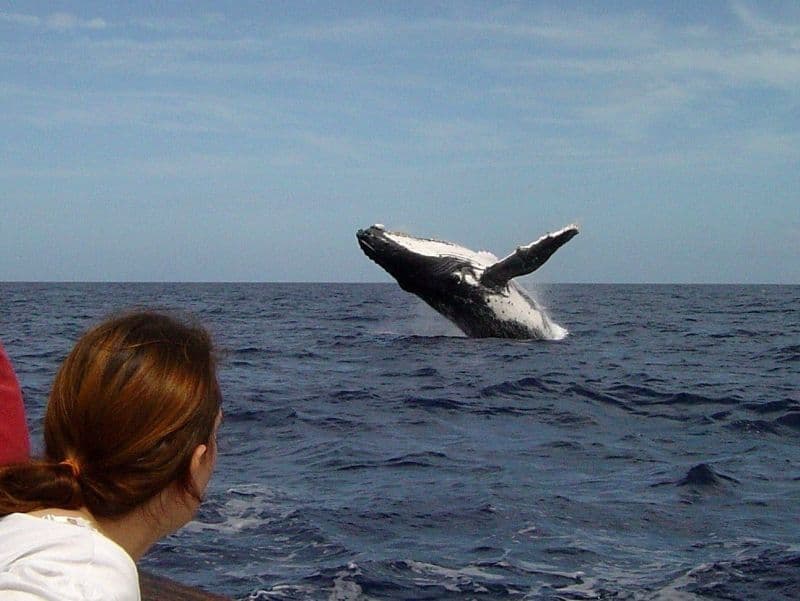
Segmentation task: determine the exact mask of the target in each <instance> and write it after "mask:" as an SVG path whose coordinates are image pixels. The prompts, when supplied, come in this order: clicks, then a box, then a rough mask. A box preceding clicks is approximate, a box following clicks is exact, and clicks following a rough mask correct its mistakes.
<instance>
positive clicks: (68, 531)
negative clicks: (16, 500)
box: [0, 514, 139, 601]
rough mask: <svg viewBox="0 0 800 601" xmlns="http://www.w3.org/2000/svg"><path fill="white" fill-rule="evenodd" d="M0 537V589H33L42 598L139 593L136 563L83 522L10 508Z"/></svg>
mask: <svg viewBox="0 0 800 601" xmlns="http://www.w3.org/2000/svg"><path fill="white" fill-rule="evenodd" d="M0 538H1V539H2V540H3V543H4V544H3V550H2V551H0V593H3V594H4V593H7V592H11V591H18V590H19V591H29V590H33V591H36V592H37V594H38V595H40V597H41V598H42V599H47V600H49V599H59V600H67V599H76V600H77V599H81V600H83V599H98V600H99V599H112V600H118V601H138V599H139V577H138V573H137V570H136V564H134V562H133V560H132V559H131V558H130V556H129V555H128V554H127V553H126V552H125V551H124V550H123V549H122V548H121V547H119V546H118V545H117V544H116V543H114V542H113V541H111V540H109V539H108V538H106V537H105V536H104V535H103V534H101V533H100V532H98V531H97V530H95V529H94V528H92V527H91V525H90V524H88V523H81V522H80V520H74V519H72V520H63V519H47V518H42V517H34V516H30V515H27V514H11V515H9V516H6V517H4V518H2V519H0ZM2 596H3V595H2V594H0V597H2ZM3 598H4V599H5V597H3ZM11 598H13V597H11Z"/></svg>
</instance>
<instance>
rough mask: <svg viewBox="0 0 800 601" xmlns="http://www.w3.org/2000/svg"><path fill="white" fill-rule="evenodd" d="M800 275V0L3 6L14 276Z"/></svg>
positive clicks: (2, 143)
mask: <svg viewBox="0 0 800 601" xmlns="http://www.w3.org/2000/svg"><path fill="white" fill-rule="evenodd" d="M375 222H380V223H384V224H386V225H387V227H389V228H390V229H400V230H404V231H407V232H409V233H413V234H419V235H427V236H433V237H438V238H444V239H449V240H454V241H458V242H461V243H463V244H464V245H466V246H469V247H471V248H473V249H476V250H479V249H484V250H490V251H492V252H494V253H495V254H498V255H499V256H502V255H504V254H506V253H507V252H508V251H510V250H512V249H513V248H514V247H515V246H516V245H518V244H523V243H527V242H530V241H531V240H534V239H536V238H538V237H539V236H540V235H541V234H543V233H544V232H546V231H550V230H554V229H558V228H560V227H562V226H564V225H566V224H568V223H570V222H577V223H578V224H579V225H580V226H581V234H580V236H578V237H577V238H575V239H574V240H572V241H571V242H570V243H569V244H568V245H567V246H565V247H564V248H562V249H561V250H560V251H559V252H558V253H557V254H556V255H554V257H553V258H552V259H551V261H550V262H549V263H548V264H547V265H546V266H545V267H543V268H542V269H541V271H540V272H539V273H538V274H536V275H535V276H533V278H534V281H535V280H539V281H547V282H723V283H726V282H744V283H773V282H774V283H793V284H798V283H800V3H797V2H795V1H794V0H789V1H786V2H748V1H745V0H742V1H739V0H734V1H725V2H713V1H709V2H652V3H647V2H596V3H589V2H560V1H559V2H510V3H502V2H331V3H325V2H230V3H224V2H208V3H202V2H194V3H178V2H174V3H173V2H168V3H165V2H149V3H145V2H136V3H116V2H114V3H111V2H85V3H74V2H71V3H61V2H38V3H37V2H19V3H13V2H0V280H91V281H107V280H123V281H151V280H155V281H163V280H167V281H232V280H235V281H388V276H386V275H385V274H383V272H382V271H381V270H380V269H379V268H378V267H377V266H376V265H374V264H373V263H372V262H370V261H369V260H368V259H367V258H366V257H364V256H363V255H362V254H361V251H360V250H359V249H358V246H357V245H356V241H355V236H354V234H355V231H356V229H358V228H360V227H364V226H367V225H370V224H372V223H375Z"/></svg>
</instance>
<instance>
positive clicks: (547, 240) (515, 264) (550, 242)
mask: <svg viewBox="0 0 800 601" xmlns="http://www.w3.org/2000/svg"><path fill="white" fill-rule="evenodd" d="M577 233H578V226H576V225H568V226H567V227H565V228H564V229H561V230H558V231H557V232H553V233H551V234H545V235H544V236H542V237H541V238H539V239H538V240H537V241H536V242H532V243H531V244H528V245H527V246H520V247H518V248H517V250H515V251H514V252H513V253H512V254H510V255H508V256H507V257H505V258H504V259H500V260H499V261H498V262H497V263H495V264H493V265H490V266H489V267H487V268H486V270H485V271H484V272H483V275H482V276H481V284H483V285H484V286H489V287H490V288H498V287H501V286H505V285H506V284H508V281H509V280H510V279H512V278H516V277H518V276H521V275H527V274H529V273H531V272H533V271H536V270H537V269H539V268H540V267H541V266H542V265H544V263H545V261H547V259H549V258H550V256H551V255H552V254H553V253H554V252H556V251H557V250H558V249H559V248H561V246H563V245H564V244H566V243H567V242H569V241H570V240H571V239H572V237H573V236H575V235H576V234H577Z"/></svg>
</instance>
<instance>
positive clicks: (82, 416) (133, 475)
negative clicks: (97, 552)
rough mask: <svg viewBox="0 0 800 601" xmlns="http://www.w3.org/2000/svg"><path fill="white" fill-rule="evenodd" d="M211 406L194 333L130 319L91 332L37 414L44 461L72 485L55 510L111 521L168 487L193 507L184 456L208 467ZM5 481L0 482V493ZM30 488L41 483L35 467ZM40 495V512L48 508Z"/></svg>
mask: <svg viewBox="0 0 800 601" xmlns="http://www.w3.org/2000/svg"><path fill="white" fill-rule="evenodd" d="M220 400H221V399H220V391H219V386H218V384H217V378H216V369H215V360H214V353H213V347H212V344H211V339H210V337H209V335H208V333H207V332H206V331H205V330H204V329H203V328H202V327H200V326H198V325H195V324H192V323H189V322H187V321H185V320H181V319H178V318H176V317H173V316H170V315H166V314H163V313H156V312H151V311H138V312H132V313H127V314H124V315H120V316H116V317H112V318H110V319H108V320H106V321H104V322H102V323H100V324H99V325H97V326H95V327H94V328H92V329H90V330H89V331H88V332H87V333H86V334H84V336H83V337H82V338H81V339H80V340H79V341H78V343H77V344H76V345H75V347H74V348H73V350H72V351H71V352H70V354H69V355H68V356H67V358H66V360H65V361H64V363H63V365H62V366H61V368H60V369H59V371H58V374H57V375H56V378H55V381H54V383H53V389H52V391H51V393H50V399H49V402H48V405H47V411H46V415H45V423H44V436H45V461H44V462H43V463H44V464H46V465H48V466H50V474H51V477H52V478H54V479H55V480H57V481H63V483H70V484H71V490H68V487H67V486H66V484H65V485H64V486H61V491H62V492H61V495H62V499H61V500H59V501H58V502H57V503H55V506H59V507H64V508H72V507H80V506H85V507H86V508H87V509H88V510H89V511H90V512H91V513H92V514H93V515H95V516H96V517H105V518H113V517H116V516H121V515H123V514H126V513H128V512H129V511H131V510H132V509H134V508H136V507H138V506H140V505H142V504H143V503H145V502H146V501H148V500H150V499H152V498H154V497H155V496H156V495H158V494H159V493H160V492H161V491H163V490H165V489H166V488H167V487H169V486H173V485H175V486H177V487H178V488H179V489H180V490H182V491H183V492H184V493H185V494H186V495H187V496H188V497H190V498H192V497H193V498H195V499H199V497H200V495H201V494H202V492H203V491H202V488H203V487H204V485H205V482H196V481H195V480H196V478H195V476H194V475H193V470H192V462H193V457H195V455H196V451H197V449H198V448H199V447H204V448H206V449H207V450H208V452H209V453H210V454H211V455H212V457H211V458H212V459H213V453H214V452H215V444H214V440H213V438H214V430H215V424H216V420H217V416H218V414H219V412H220ZM40 467H41V465H40ZM19 469H22V468H21V467H20V468H19ZM23 473H24V472H19V475H18V478H19V477H21V476H22V475H23ZM9 475H11V474H6V475H5V476H3V477H0V495H2V492H3V490H2V489H3V488H6V489H7V488H8V487H6V486H5V484H6V483H7V480H8V478H7V477H6V476H9ZM30 475H31V476H32V475H33V474H32V473H31V474H30ZM38 480H40V481H41V480H46V474H45V473H44V472H42V470H41V469H40V470H39V478H38ZM42 484H43V485H44V484H46V482H43V483H42ZM51 484H54V483H51ZM33 488H36V487H35V486H34V487H33ZM46 488H47V486H44V487H43V488H42V492H44V489H46ZM33 493H34V491H33V490H31V491H30V495H33ZM30 495H28V494H26V495H25V496H26V497H28V498H29V500H30V501H34V502H35V501H36V499H32V498H30ZM13 496H18V495H13ZM40 496H41V495H40ZM45 496H47V497H48V498H42V499H40V501H41V503H39V505H40V506H41V507H46V506H53V504H54V501H57V499H54V498H52V494H48V495H45ZM3 505H5V503H2V502H0V510H2V509H3V507H2V506H3ZM36 508H38V507H31V506H30V505H28V506H26V507H24V508H20V509H17V510H22V511H31V510H32V509H36ZM0 513H3V511H0Z"/></svg>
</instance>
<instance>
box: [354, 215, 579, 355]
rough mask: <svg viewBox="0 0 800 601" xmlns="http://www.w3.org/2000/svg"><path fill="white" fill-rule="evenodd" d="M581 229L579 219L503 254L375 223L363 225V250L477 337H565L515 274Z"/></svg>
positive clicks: (532, 268) (541, 259) (531, 266)
mask: <svg viewBox="0 0 800 601" xmlns="http://www.w3.org/2000/svg"><path fill="white" fill-rule="evenodd" d="M577 233H578V227H577V226H576V225H568V226H567V227H565V228H563V229H560V230H558V231H557V232H553V233H549V234H545V235H544V236H542V237H541V238H539V239H538V240H536V241H535V242H532V243H531V244H528V245H526V246H519V247H517V249H516V250H515V251H514V252H513V253H511V254H510V255H508V256H507V257H505V258H504V259H501V260H498V259H497V257H495V256H494V255H493V254H491V253H489V252H485V251H481V252H475V251H472V250H470V249H468V248H464V247H463V246H460V245H458V244H454V243H452V242H445V241H443V240H433V239H429V238H417V237H415V236H411V235H408V234H404V233H400V232H390V231H388V230H386V228H385V227H384V226H383V225H380V224H376V225H373V226H370V227H368V228H365V229H361V230H358V232H357V233H356V238H357V239H358V244H359V245H360V246H361V250H363V251H364V254H366V255H367V257H369V258H370V259H372V260H373V261H374V262H375V263H377V264H378V265H380V266H381V267H382V268H383V269H385V270H386V271H387V272H388V273H389V274H390V275H391V276H392V277H394V279H395V280H397V283H398V284H399V285H400V287H401V288H402V289H403V290H405V291H406V292H410V293H412V294H416V295H417V296H418V297H420V298H421V299H422V300H424V301H425V302H426V303H428V304H429V305H430V306H431V307H433V308H434V309H436V311H438V312H439V313H441V314H442V315H444V316H445V317H446V318H447V319H449V320H450V321H452V322H453V323H454V324H455V325H456V326H458V328H460V329H461V330H462V331H463V332H464V333H465V334H466V335H467V336H471V337H473V338H489V337H495V338H539V339H548V340H553V339H560V338H563V337H564V336H566V334H567V331H566V330H565V329H564V328H562V327H561V326H559V325H558V324H557V323H554V322H553V321H551V320H550V318H549V317H548V316H547V315H546V313H545V312H544V311H543V310H542V309H541V308H540V307H539V306H538V305H537V303H536V301H535V300H534V299H532V298H531V297H530V296H529V295H528V294H527V293H526V292H525V291H524V290H523V289H522V287H521V286H519V285H518V284H517V283H516V282H513V281H512V278H515V277H518V276H522V275H526V274H528V273H531V272H533V271H535V270H536V269H538V268H539V267H541V266H542V265H543V264H544V263H545V261H547V259H549V258H550V256H551V255H552V254H553V253H554V252H555V251H557V250H558V249H559V248H560V247H561V246H563V245H564V244H566V243H567V242H568V241H569V240H570V239H571V238H572V237H573V236H575V235H576V234H577Z"/></svg>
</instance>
